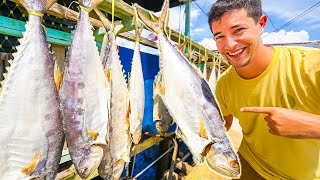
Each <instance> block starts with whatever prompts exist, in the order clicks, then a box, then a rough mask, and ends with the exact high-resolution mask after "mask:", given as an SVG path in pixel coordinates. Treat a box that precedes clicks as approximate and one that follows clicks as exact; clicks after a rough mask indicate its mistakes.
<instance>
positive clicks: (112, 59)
mask: <svg viewBox="0 0 320 180" xmlns="http://www.w3.org/2000/svg"><path fill="white" fill-rule="evenodd" d="M96 12H97V14H98V16H99V18H100V19H104V20H103V21H102V22H105V21H106V20H105V19H106V17H105V16H104V15H103V14H102V13H101V12H100V11H99V10H96ZM105 28H106V30H107V31H108V33H106V34H105V36H107V38H106V37H105V38H104V42H103V43H104V44H105V45H103V46H104V47H105V49H104V50H102V51H104V53H103V54H101V55H104V57H102V64H103V66H104V71H105V75H106V77H107V83H108V86H109V87H110V88H111V91H110V92H111V94H110V99H109V101H110V119H109V144H108V149H107V151H106V152H105V153H104V157H103V160H102V161H101V164H100V166H99V169H98V171H99V175H100V176H101V177H102V178H104V179H119V178H120V176H121V173H122V171H123V168H124V164H125V162H130V148H131V137H130V122H129V118H130V112H131V111H130V105H129V103H128V97H127V96H128V88H127V83H126V80H125V76H124V71H123V67H122V65H121V61H120V58H119V55H118V50H117V44H116V33H117V32H118V31H116V32H114V31H113V30H112V29H108V27H105ZM116 28H117V27H116Z"/></svg>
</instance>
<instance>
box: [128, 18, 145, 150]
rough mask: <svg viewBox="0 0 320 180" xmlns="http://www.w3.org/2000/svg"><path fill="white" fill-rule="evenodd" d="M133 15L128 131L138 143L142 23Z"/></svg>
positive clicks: (141, 101) (141, 87)
mask: <svg viewBox="0 0 320 180" xmlns="http://www.w3.org/2000/svg"><path fill="white" fill-rule="evenodd" d="M137 18H138V17H137V15H136V16H135V19H136V21H135V30H136V41H135V45H134V52H133V58H132V64H131V73H130V77H129V105H130V133H131V136H132V140H133V143H134V144H138V143H139V141H140V139H141V134H142V119H143V113H144V80H143V73H142V64H141V57H140V44H139V38H140V34H141V31H142V24H140V26H141V27H140V28H139V23H138V19H137Z"/></svg>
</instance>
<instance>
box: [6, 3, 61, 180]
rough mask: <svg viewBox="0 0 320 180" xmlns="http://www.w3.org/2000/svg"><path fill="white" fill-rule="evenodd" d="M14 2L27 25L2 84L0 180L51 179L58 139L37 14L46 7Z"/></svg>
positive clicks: (49, 61) (49, 64)
mask: <svg viewBox="0 0 320 180" xmlns="http://www.w3.org/2000/svg"><path fill="white" fill-rule="evenodd" d="M20 3H21V4H23V6H24V7H25V8H26V9H27V11H28V12H29V21H28V22H27V24H26V25H25V27H26V31H25V32H24V33H23V38H22V39H20V40H19V42H20V46H18V47H16V48H17V50H18V52H17V53H16V54H15V55H14V61H13V62H12V61H10V64H11V66H10V68H9V69H8V73H7V74H5V75H4V76H5V80H4V82H2V92H1V95H0V132H1V133H0V162H1V166H0V179H54V178H55V176H56V174H57V171H58V167H59V161H60V157H61V151H62V147H63V144H62V143H63V137H64V136H63V129H62V121H61V114H60V110H59V98H58V93H57V89H56V86H55V82H54V75H53V69H54V60H53V58H52V54H51V53H50V50H49V47H48V42H47V38H46V35H45V31H44V28H43V25H42V15H43V14H44V13H45V11H46V10H47V8H48V7H50V6H51V5H52V4H50V3H47V1H44V0H38V1H34V0H20ZM51 3H53V2H51ZM46 7H47V8H46Z"/></svg>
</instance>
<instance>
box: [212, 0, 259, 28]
mask: <svg viewBox="0 0 320 180" xmlns="http://www.w3.org/2000/svg"><path fill="white" fill-rule="evenodd" d="M235 9H244V10H246V11H247V13H248V16H250V17H252V18H253V20H254V21H255V22H256V23H257V22H258V21H259V19H260V17H261V16H262V7H261V0H217V2H215V3H214V4H213V5H212V7H211V9H210V12H209V14H208V23H209V27H210V29H211V23H212V22H213V21H217V20H220V19H221V18H222V16H223V15H224V14H225V13H226V12H228V11H232V10H235ZM211 31H212V29H211Z"/></svg>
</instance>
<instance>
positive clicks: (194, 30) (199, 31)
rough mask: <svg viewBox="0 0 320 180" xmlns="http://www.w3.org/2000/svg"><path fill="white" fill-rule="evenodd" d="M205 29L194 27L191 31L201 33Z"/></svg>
mask: <svg viewBox="0 0 320 180" xmlns="http://www.w3.org/2000/svg"><path fill="white" fill-rule="evenodd" d="M205 30H206V29H204V28H196V29H193V30H192V31H193V32H194V33H202V32H204V31H205Z"/></svg>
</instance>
